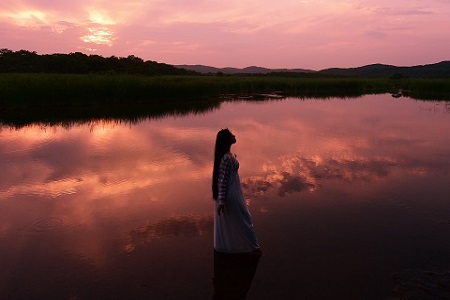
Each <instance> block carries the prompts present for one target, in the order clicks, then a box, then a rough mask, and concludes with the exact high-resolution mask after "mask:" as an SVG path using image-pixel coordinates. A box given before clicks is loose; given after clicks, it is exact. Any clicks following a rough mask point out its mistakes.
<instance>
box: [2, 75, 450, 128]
mask: <svg viewBox="0 0 450 300" xmlns="http://www.w3.org/2000/svg"><path fill="white" fill-rule="evenodd" d="M399 90H402V91H403V94H405V95H408V96H411V97H414V98H417V99H433V100H449V99H450V79H405V78H402V79H366V78H342V77H340V78H338V77H337V78H296V77H279V76H143V75H123V74H120V75H117V74H116V75H112V74H111V75H97V74H89V75H69V74H0V123H3V124H5V123H6V124H26V123H31V122H36V121H42V120H47V122H49V123H51V122H61V121H62V120H73V119H76V120H90V119H92V118H95V119H98V118H104V119H105V118H118V119H127V120H133V119H139V118H148V117H159V116H164V115H167V114H179V113H188V112H203V111H207V110H211V109H214V108H216V107H218V106H219V105H220V103H221V102H222V101H226V100H232V99H238V98H239V99H247V100H265V99H267V98H266V96H265V95H266V94H270V93H273V92H275V91H276V92H277V95H281V97H290V96H291V97H304V98H306V97H307V98H327V97H342V98H345V97H358V96H362V95H364V94H376V93H389V92H395V91H399ZM224 95H228V96H224ZM245 95H253V96H254V95H260V97H241V96H245Z"/></svg>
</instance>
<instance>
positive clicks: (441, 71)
mask: <svg viewBox="0 0 450 300" xmlns="http://www.w3.org/2000/svg"><path fill="white" fill-rule="evenodd" d="M174 67H176V68H180V69H186V70H190V71H195V72H198V73H202V74H217V73H223V74H271V75H275V76H294V75H297V76H302V74H303V75H304V76H308V77H310V76H314V77H320V76H333V77H334V76H338V77H372V78H387V77H413V78H421V77H431V78H443V77H444V78H445V77H447V78H449V77H450V61H442V62H439V63H435V64H429V65H419V66H412V67H397V66H392V65H383V64H372V65H367V66H362V67H358V68H329V69H324V70H320V71H313V70H308V69H268V68H261V67H255V66H252V67H247V68H243V69H239V68H215V67H209V66H203V65H175V66H174Z"/></svg>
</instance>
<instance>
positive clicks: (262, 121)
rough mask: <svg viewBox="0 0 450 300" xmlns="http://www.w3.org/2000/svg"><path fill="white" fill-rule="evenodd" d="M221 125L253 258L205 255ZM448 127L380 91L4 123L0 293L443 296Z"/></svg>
mask: <svg viewBox="0 0 450 300" xmlns="http://www.w3.org/2000/svg"><path fill="white" fill-rule="evenodd" d="M225 127H228V128H230V129H231V130H232V131H233V133H234V134H235V135H236V137H237V144H236V145H234V146H233V148H232V151H233V152H234V153H236V154H237V157H238V159H239V161H240V164H241V168H240V176H241V180H242V183H243V186H244V190H245V194H246V197H247V202H248V205H249V209H250V211H251V213H252V215H253V219H254V223H255V228H256V232H257V235H258V238H259V241H260V244H261V246H262V248H263V251H264V255H263V256H262V257H261V259H260V261H259V263H258V262H256V263H254V262H251V263H249V262H248V261H244V262H242V261H239V259H238V261H234V262H229V261H225V263H224V262H223V261H218V260H217V257H216V260H214V255H213V251H212V250H213V249H212V240H213V223H212V222H213V221H212V220H213V219H212V213H213V211H212V205H213V203H212V200H211V195H210V194H211V192H210V180H211V178H210V177H211V172H212V158H213V147H214V139H215V135H216V133H217V131H218V130H219V129H220V128H225ZM449 132H450V113H449V109H448V104H447V103H445V102H422V101H416V100H412V99H408V98H400V99H394V98H392V97H390V95H373V96H364V97H362V98H357V99H328V100H325V99H323V100H310V99H305V100H301V99H286V100H282V101H265V102H258V103H251V102H232V103H224V104H222V105H221V107H220V108H219V109H217V110H215V111H212V112H209V113H205V114H197V115H186V116H181V117H168V118H163V119H157V120H148V121H142V122H140V123H138V124H126V123H121V122H119V121H118V122H113V121H109V122H106V121H103V122H102V121H98V122H93V123H91V124H82V125H74V126H72V127H63V126H56V127H50V126H43V125H39V124H35V125H31V126H28V127H24V128H21V129H11V128H8V127H2V128H1V131H0V169H1V173H0V261H1V270H2V271H1V272H0V299H212V298H213V295H216V297H217V298H218V296H219V294H220V293H223V292H224V291H225V292H226V291H227V284H228V283H229V282H227V281H226V280H225V281H224V279H223V278H230V277H233V278H235V279H236V280H238V281H239V282H240V283H242V284H238V283H236V282H234V283H232V284H233V285H234V286H238V287H241V289H242V290H243V291H244V293H245V292H247V289H248V295H247V296H248V299H388V298H389V297H394V296H398V297H399V295H400V294H401V293H402V292H403V293H404V294H403V295H404V296H405V295H406V296H408V295H416V296H417V295H419V296H420V295H421V294H420V293H427V295H430V294H431V295H434V296H436V295H439V294H438V293H444V294H443V295H445V296H448V294H445V293H446V292H445V290H447V287H448V286H449V285H447V286H446V285H445V284H448V283H449V280H448V278H449V276H448V273H447V272H448V271H449V270H450V255H449V254H448V253H450V203H449V200H448V199H449V196H448V195H449V194H450V184H449V182H450V175H449V169H450V135H449ZM227 266H228V269H227ZM229 266H233V267H232V268H231V270H230V267H229ZM233 268H238V269H239V274H236V275H235V276H233V275H229V274H233ZM255 268H256V269H255ZM230 272H231V273H230ZM253 274H254V276H253ZM238 275H239V276H238ZM213 277H215V278H216V280H215V284H213ZM244 277H245V278H244ZM439 282H440V283H439ZM249 286H250V288H249ZM228 291H229V289H228ZM408 293H409V294H408ZM406 296H405V299H409V298H406ZM410 297H412V296H410ZM436 297H437V296H436ZM410 299H413V298H410Z"/></svg>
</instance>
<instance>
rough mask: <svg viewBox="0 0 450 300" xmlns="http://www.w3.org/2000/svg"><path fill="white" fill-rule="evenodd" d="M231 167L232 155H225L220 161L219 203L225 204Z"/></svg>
mask: <svg viewBox="0 0 450 300" xmlns="http://www.w3.org/2000/svg"><path fill="white" fill-rule="evenodd" d="M230 169H231V157H230V156H229V155H227V154H226V155H224V156H223V157H222V160H221V161H220V166H219V180H218V182H217V184H218V190H219V193H218V197H217V201H219V205H225V197H226V195H227V189H228V177H229V174H230Z"/></svg>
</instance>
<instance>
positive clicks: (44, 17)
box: [0, 9, 49, 27]
mask: <svg viewBox="0 0 450 300" xmlns="http://www.w3.org/2000/svg"><path fill="white" fill-rule="evenodd" d="M0 17H1V18H2V19H3V18H6V19H12V20H13V23H15V24H16V25H19V26H26V27H34V26H36V25H42V24H48V23H49V22H48V18H49V16H48V14H46V13H45V12H42V11H40V10H32V9H25V10H21V11H17V12H3V13H0Z"/></svg>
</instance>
